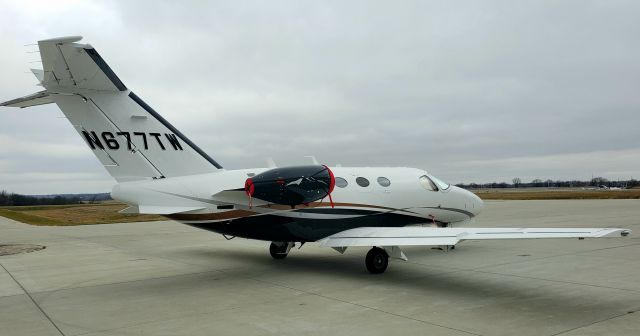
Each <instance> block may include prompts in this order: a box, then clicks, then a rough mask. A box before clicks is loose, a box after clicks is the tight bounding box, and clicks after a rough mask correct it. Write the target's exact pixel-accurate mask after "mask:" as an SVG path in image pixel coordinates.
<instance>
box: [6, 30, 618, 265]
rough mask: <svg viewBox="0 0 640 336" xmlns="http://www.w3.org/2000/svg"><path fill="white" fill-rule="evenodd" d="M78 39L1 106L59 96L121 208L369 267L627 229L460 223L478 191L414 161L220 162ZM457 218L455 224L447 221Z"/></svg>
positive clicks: (274, 251)
mask: <svg viewBox="0 0 640 336" xmlns="http://www.w3.org/2000/svg"><path fill="white" fill-rule="evenodd" d="M80 40H81V37H79V36H74V37H62V38H54V39H49V40H43V41H39V42H38V46H39V49H40V55H41V57H42V64H43V69H42V70H32V72H33V73H34V75H35V76H36V77H37V78H38V80H39V81H40V83H41V85H42V86H43V87H44V90H43V91H40V92H37V93H35V94H32V95H29V96H26V97H23V98H18V99H14V100H11V101H8V102H5V103H2V104H1V105H2V106H11V107H21V108H24V107H29V106H35V105H42V104H49V103H55V104H56V105H58V107H59V108H60V109H61V110H62V112H63V113H64V115H65V116H66V117H67V119H68V120H69V121H70V122H71V124H72V125H73V126H74V127H75V128H76V130H77V132H78V134H80V136H81V137H82V138H83V139H84V140H85V141H86V143H87V145H88V146H89V148H90V149H91V151H93V153H94V154H95V156H97V157H98V160H100V162H101V163H102V165H103V166H104V167H105V169H106V170H107V171H108V172H109V174H111V176H113V177H114V178H115V179H116V181H117V182H118V183H117V184H116V185H115V186H114V187H113V190H112V192H111V195H112V197H113V198H114V199H116V200H119V201H122V202H124V203H127V204H129V205H130V206H129V207H128V208H126V209H124V210H123V212H125V213H144V214H160V215H163V216H166V217H168V218H171V219H174V220H176V221H180V222H182V223H185V224H188V225H191V226H194V227H198V228H201V229H205V230H210V231H214V232H217V233H220V234H222V235H224V236H225V237H227V238H228V239H230V238H233V237H244V238H249V239H259V240H265V241H271V242H272V243H271V246H270V253H271V256H272V257H273V258H275V259H283V258H285V257H286V256H287V254H288V253H289V250H290V249H291V248H292V247H293V246H295V243H299V244H304V243H306V242H318V243H319V244H320V245H321V246H327V247H331V248H333V249H335V250H337V251H338V252H341V253H344V251H345V250H346V249H347V248H348V247H351V246H367V247H372V248H371V250H370V251H369V252H368V253H367V256H366V259H365V265H366V268H367V269H368V270H369V272H371V273H382V272H384V271H385V270H386V269H387V266H388V263H389V258H395V259H403V260H406V259H407V258H406V256H405V255H404V253H403V252H402V250H401V249H400V247H401V246H411V245H423V246H454V245H456V244H457V243H459V242H461V241H464V240H484V239H519V238H600V237H614V236H617V237H619V236H627V235H628V234H629V231H628V230H625V229H618V228H475V227H465V225H469V224H470V223H471V221H472V219H473V218H474V217H475V216H476V215H478V214H479V213H480V211H481V210H482V207H483V203H482V201H481V200H480V198H478V197H477V196H476V195H474V194H473V193H471V192H468V191H466V190H463V189H461V188H457V187H455V186H452V185H449V184H448V183H446V182H444V181H442V180H440V179H438V178H436V177H434V176H433V175H430V174H429V173H427V172H426V171H424V170H420V169H414V168H368V167H367V168H363V167H351V168H348V167H327V166H324V165H319V164H313V165H307V166H294V167H271V168H252V169H241V170H225V169H223V168H222V166H221V165H220V164H219V163H218V162H216V161H215V160H214V159H213V158H211V157H210V156H209V155H207V153H205V152H204V151H203V150H202V149H200V148H199V147H198V146H196V145H195V144H194V143H193V142H191V141H190V140H189V139H188V138H187V137H186V136H185V135H184V134H182V133H181V132H180V131H178V130H177V129H176V128H175V127H173V126H172V125H171V124H170V123H169V122H168V121H167V120H165V119H164V118H163V117H162V116H160V114H159V113H158V112H156V111H155V110H154V109H152V108H151V107H150V106H149V105H147V103H145V102H144V101H143V100H142V99H141V98H140V97H138V96H137V95H136V94H135V93H133V91H131V90H130V89H129V88H127V87H126V86H125V85H124V84H123V83H122V81H120V79H119V78H118V77H117V76H116V74H115V73H114V72H113V70H111V68H110V67H109V66H108V65H107V63H106V62H105V61H104V59H102V57H100V55H99V54H98V52H97V51H96V49H94V48H93V47H92V46H91V45H89V44H82V43H79V41H80ZM453 226H455V227H453Z"/></svg>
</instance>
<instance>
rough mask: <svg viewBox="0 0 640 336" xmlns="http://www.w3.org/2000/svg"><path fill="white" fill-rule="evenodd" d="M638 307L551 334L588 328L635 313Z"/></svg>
mask: <svg viewBox="0 0 640 336" xmlns="http://www.w3.org/2000/svg"><path fill="white" fill-rule="evenodd" d="M638 309H640V308H634V309H631V310H629V311H627V312H625V313H620V314H617V315H614V316H611V317H607V318H605V319H602V320H600V321H595V322H591V323H588V324H585V325H581V326H578V327H575V328H571V329H567V330H564V331H561V332H559V333H555V334H551V335H550V336H558V335H562V334H566V333H568V332H572V331H574V330H579V329H582V328H587V327H590V326H593V325H596V324H598V323H602V322H607V321H610V320H614V319H617V318H618V317H622V316H626V315H629V314H632V313H635V312H636V311H637V310H638Z"/></svg>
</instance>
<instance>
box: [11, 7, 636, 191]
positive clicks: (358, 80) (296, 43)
mask: <svg viewBox="0 0 640 336" xmlns="http://www.w3.org/2000/svg"><path fill="white" fill-rule="evenodd" d="M67 35H82V36H84V40H83V42H84V43H90V44H91V45H93V46H94V47H95V48H96V49H97V50H98V51H99V52H100V54H101V55H102V57H103V58H105V60H106V61H107V63H109V65H110V66H111V68H112V69H113V70H114V71H115V72H116V73H117V74H118V76H119V77H120V79H121V80H122V81H123V82H124V83H125V85H127V87H129V88H131V89H132V90H134V91H135V92H136V93H137V94H138V95H139V96H141V97H142V98H143V99H144V100H145V101H146V102H147V103H149V104H150V105H151V106H153V107H154V109H155V110H157V111H158V112H160V113H161V114H162V115H163V116H164V117H165V118H166V119H168V120H169V121H170V122H171V123H172V124H173V125H174V126H176V127H177V128H178V129H180V130H181V131H182V132H183V133H185V134H186V135H187V136H188V137H189V138H190V139H191V140H192V141H193V142H195V143H196V144H198V145H199V146H200V147H201V148H202V149H204V150H205V151H206V152H207V153H209V154H210V155H211V156H212V157H213V158H214V159H216V161H218V162H219V163H221V164H222V165H223V166H224V167H225V168H227V169H234V168H247V167H263V166H265V165H266V164H265V162H266V161H265V159H266V158H268V157H273V158H274V159H275V161H276V163H278V164H279V165H293V164H306V163H308V162H309V159H306V158H304V156H305V155H315V156H316V157H317V158H318V160H319V161H321V162H322V163H326V164H328V165H335V164H342V165H343V166H409V167H417V168H423V169H426V170H428V171H430V172H432V173H433V174H435V175H436V176H439V177H441V178H443V179H445V180H448V181H450V182H454V183H459V182H493V181H510V180H511V179H512V178H513V177H520V178H521V179H522V180H523V181H530V180H532V179H535V178H540V179H543V180H546V179H548V178H550V179H554V180H555V179H583V180H584V179H589V178H591V176H592V174H593V175H595V176H604V177H606V178H609V179H614V180H615V179H628V178H630V177H635V178H636V179H637V178H640V132H639V130H640V128H639V127H638V126H639V125H640V2H638V1H584V0H579V1H538V0H536V1H439V2H429V1H415V2H413V1H387V2H384V3H383V2H375V1H361V2H360V1H357V2H355V1H354V2H349V1H256V2H247V1H242V2H238V1H225V2H219V3H218V2H213V1H202V2H197V1H180V2H169V1H166V2H160V1H148V2H147V1H113V2H110V1H99V2H97V1H96V2H92V1H85V0H83V1H70V0H65V1H61V0H56V1H3V2H2V10H1V11H0V43H1V44H2V49H1V50H2V51H1V52H0V67H1V72H0V73H1V74H2V75H1V76H0V101H5V100H9V99H13V98H16V97H19V96H23V95H26V94H30V93H33V92H36V91H38V90H40V89H41V88H40V87H37V86H35V84H36V83H37V81H36V79H35V78H34V77H33V75H31V74H30V73H28V69H29V68H30V67H40V66H41V65H40V64H39V63H37V62H35V63H30V62H32V61H37V60H39V54H37V53H28V52H29V51H34V50H37V48H36V47H35V46H25V45H26V44H30V43H35V42H36V41H38V40H40V39H45V38H51V37H57V36H67ZM62 116H63V114H62V113H61V112H60V111H59V109H58V108H57V106H55V105H46V106H42V107H35V108H30V109H11V108H1V109H0V189H6V190H9V191H12V192H18V193H27V194H45V193H76V192H107V191H110V190H111V187H112V185H113V184H114V183H115V182H114V180H113V179H111V177H110V176H109V175H108V174H107V173H106V171H105V170H104V169H103V168H102V167H101V166H100V164H99V162H98V161H97V159H95V158H94V156H93V154H92V152H91V150H90V149H89V148H88V146H87V145H86V144H85V143H84V141H83V140H82V139H81V138H80V136H79V135H78V134H77V133H76V132H75V130H74V129H73V128H72V126H71V125H70V124H68V121H67V120H66V119H64V118H62Z"/></svg>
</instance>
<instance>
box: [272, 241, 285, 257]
mask: <svg viewBox="0 0 640 336" xmlns="http://www.w3.org/2000/svg"><path fill="white" fill-rule="evenodd" d="M269 253H270V254H271V257H273V259H284V258H286V257H287V255H289V253H288V251H287V243H283V244H282V245H280V246H278V245H277V244H276V243H271V245H270V246H269Z"/></svg>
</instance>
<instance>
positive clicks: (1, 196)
mask: <svg viewBox="0 0 640 336" xmlns="http://www.w3.org/2000/svg"><path fill="white" fill-rule="evenodd" d="M81 202H82V200H81V199H80V197H78V196H63V195H52V196H47V197H42V196H40V197H39V196H28V195H20V194H14V193H8V192H6V191H4V190H2V191H0V206H11V205H62V204H78V203H81Z"/></svg>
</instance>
